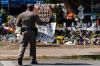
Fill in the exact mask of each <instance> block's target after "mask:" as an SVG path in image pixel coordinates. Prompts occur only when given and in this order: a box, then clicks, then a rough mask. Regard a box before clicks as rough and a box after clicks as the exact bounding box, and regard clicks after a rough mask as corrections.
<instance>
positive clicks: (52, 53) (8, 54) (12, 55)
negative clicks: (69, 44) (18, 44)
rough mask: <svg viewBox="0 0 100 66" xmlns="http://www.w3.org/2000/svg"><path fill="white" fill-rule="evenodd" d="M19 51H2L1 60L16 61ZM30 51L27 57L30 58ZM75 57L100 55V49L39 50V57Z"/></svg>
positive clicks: (0, 52)
mask: <svg viewBox="0 0 100 66" xmlns="http://www.w3.org/2000/svg"><path fill="white" fill-rule="evenodd" d="M17 54H18V50H0V59H16V58H17ZM28 54H29V49H27V50H26V52H25V56H26V57H27V58H28V56H29V55H28ZM74 55H100V48H37V57H45V56H46V57H65V56H74Z"/></svg>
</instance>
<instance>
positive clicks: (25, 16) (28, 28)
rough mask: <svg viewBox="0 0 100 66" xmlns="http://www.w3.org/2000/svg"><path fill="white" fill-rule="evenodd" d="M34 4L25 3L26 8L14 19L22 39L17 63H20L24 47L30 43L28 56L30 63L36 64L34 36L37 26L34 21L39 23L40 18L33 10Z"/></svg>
mask: <svg viewBox="0 0 100 66" xmlns="http://www.w3.org/2000/svg"><path fill="white" fill-rule="evenodd" d="M33 8H34V5H33V4H27V10H26V11H25V12H22V13H21V14H19V16H18V18H17V20H16V26H17V27H21V35H22V36H23V37H22V41H21V44H20V48H19V54H18V65H22V60H23V56H24V52H25V49H26V47H27V45H28V43H30V57H31V59H32V62H31V64H37V60H36V36H37V28H36V23H38V24H40V22H41V21H40V19H39V17H38V16H36V15H35V14H34V12H33Z"/></svg>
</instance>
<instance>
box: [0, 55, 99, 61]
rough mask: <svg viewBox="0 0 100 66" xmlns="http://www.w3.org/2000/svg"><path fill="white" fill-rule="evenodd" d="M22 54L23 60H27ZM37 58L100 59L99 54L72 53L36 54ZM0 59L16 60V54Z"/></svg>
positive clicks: (0, 57)
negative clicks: (63, 54) (55, 54)
mask: <svg viewBox="0 0 100 66" xmlns="http://www.w3.org/2000/svg"><path fill="white" fill-rule="evenodd" d="M29 59H30V58H29V56H24V60H29ZM37 59H93V60H96V59H100V55H73V56H45V55H44V56H37ZM0 60H17V55H0Z"/></svg>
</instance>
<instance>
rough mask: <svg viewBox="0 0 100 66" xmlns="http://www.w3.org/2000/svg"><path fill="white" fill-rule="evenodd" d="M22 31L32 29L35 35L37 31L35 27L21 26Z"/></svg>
mask: <svg viewBox="0 0 100 66" xmlns="http://www.w3.org/2000/svg"><path fill="white" fill-rule="evenodd" d="M24 31H33V32H35V35H37V33H38V29H37V28H35V27H22V28H21V33H22V32H24Z"/></svg>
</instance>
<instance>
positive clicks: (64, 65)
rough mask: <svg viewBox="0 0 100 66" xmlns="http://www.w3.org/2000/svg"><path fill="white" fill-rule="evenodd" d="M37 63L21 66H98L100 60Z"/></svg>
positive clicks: (6, 65) (6, 64)
mask: <svg viewBox="0 0 100 66" xmlns="http://www.w3.org/2000/svg"><path fill="white" fill-rule="evenodd" d="M38 63H39V64H38V65H30V61H23V66H100V60H66V59H48V60H38ZM0 66H17V61H16V60H14V61H10V60H9V61H0Z"/></svg>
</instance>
